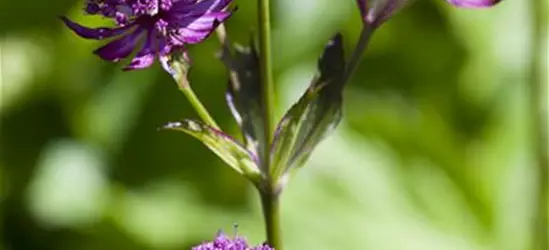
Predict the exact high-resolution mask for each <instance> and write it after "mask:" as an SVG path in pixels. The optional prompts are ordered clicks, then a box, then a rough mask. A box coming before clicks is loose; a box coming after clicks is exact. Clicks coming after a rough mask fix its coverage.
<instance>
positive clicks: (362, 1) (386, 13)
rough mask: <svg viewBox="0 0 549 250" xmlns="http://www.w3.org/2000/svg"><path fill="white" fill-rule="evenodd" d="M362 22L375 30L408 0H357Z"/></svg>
mask: <svg viewBox="0 0 549 250" xmlns="http://www.w3.org/2000/svg"><path fill="white" fill-rule="evenodd" d="M356 2H357V4H358V8H359V9H360V15H361V17H362V21H363V22H364V23H365V24H366V25H368V26H370V27H372V28H377V27H379V26H380V25H381V24H383V23H384V22H385V21H387V19H389V18H390V17H391V16H392V15H393V14H394V13H395V12H397V11H398V10H400V8H402V7H403V6H404V4H406V2H408V0H357V1H356Z"/></svg>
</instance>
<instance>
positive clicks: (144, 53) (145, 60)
mask: <svg viewBox="0 0 549 250" xmlns="http://www.w3.org/2000/svg"><path fill="white" fill-rule="evenodd" d="M154 35H155V32H148V34H147V40H146V41H145V44H144V45H143V48H141V50H140V51H139V52H138V53H137V55H135V57H134V58H133V59H132V61H131V63H130V64H129V65H128V66H126V67H124V68H123V70H125V71H128V70H135V69H144V68H148V67H149V66H151V65H152V64H153V63H154V58H155V56H156V48H155V47H154Z"/></svg>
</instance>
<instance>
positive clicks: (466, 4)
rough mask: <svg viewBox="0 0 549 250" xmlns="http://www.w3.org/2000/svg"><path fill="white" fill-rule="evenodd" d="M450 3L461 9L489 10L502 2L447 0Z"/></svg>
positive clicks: (493, 0)
mask: <svg viewBox="0 0 549 250" xmlns="http://www.w3.org/2000/svg"><path fill="white" fill-rule="evenodd" d="M447 1H448V3H450V4H452V5H454V6H456V7H460V8H487V7H492V6H494V5H496V4H497V3H499V2H501V0H447Z"/></svg>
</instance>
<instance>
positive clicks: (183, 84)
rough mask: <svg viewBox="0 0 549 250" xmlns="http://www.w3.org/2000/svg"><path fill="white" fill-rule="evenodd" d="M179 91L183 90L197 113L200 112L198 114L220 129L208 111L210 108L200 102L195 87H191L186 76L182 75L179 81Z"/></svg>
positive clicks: (206, 121)
mask: <svg viewBox="0 0 549 250" xmlns="http://www.w3.org/2000/svg"><path fill="white" fill-rule="evenodd" d="M178 88H179V91H181V92H182V93H183V94H184V95H185V96H186V97H187V100H189V102H190V103H191V105H192V106H193V108H194V110H195V111H196V113H198V116H200V118H201V119H202V120H203V121H204V122H205V123H206V124H208V125H210V126H212V127H214V128H216V129H219V126H218V125H217V123H216V122H215V120H214V119H213V118H212V116H211V115H210V113H208V110H207V109H206V107H204V105H203V104H202V102H200V99H198V97H197V96H196V94H195V93H194V91H193V89H192V88H191V86H190V84H189V82H188V81H187V78H186V77H181V80H180V82H179V83H178Z"/></svg>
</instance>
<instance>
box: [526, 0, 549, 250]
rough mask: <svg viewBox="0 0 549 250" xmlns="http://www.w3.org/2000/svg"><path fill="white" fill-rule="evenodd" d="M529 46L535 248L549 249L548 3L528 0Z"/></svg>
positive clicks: (538, 249) (540, 0)
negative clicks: (535, 189)
mask: <svg viewBox="0 0 549 250" xmlns="http://www.w3.org/2000/svg"><path fill="white" fill-rule="evenodd" d="M530 3H531V4H530V7H531V12H532V13H531V15H530V16H531V17H532V28H533V37H532V46H531V51H530V56H531V64H530V98H529V99H530V101H531V102H530V104H531V106H530V109H531V115H532V130H533V131H534V133H535V134H534V135H533V140H534V147H535V151H534V152H535V154H536V168H537V174H536V176H537V178H538V181H537V206H536V219H535V226H534V234H533V235H535V237H534V249H537V250H547V249H549V239H548V237H549V225H548V218H547V217H548V212H549V138H548V136H549V135H548V133H549V117H548V116H549V110H548V108H549V100H548V96H547V95H548V92H549V86H547V85H548V82H547V80H548V79H547V71H546V70H547V58H546V56H547V52H548V50H547V40H546V39H547V29H548V28H549V27H547V9H548V6H547V1H546V0H532V1H530Z"/></svg>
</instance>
